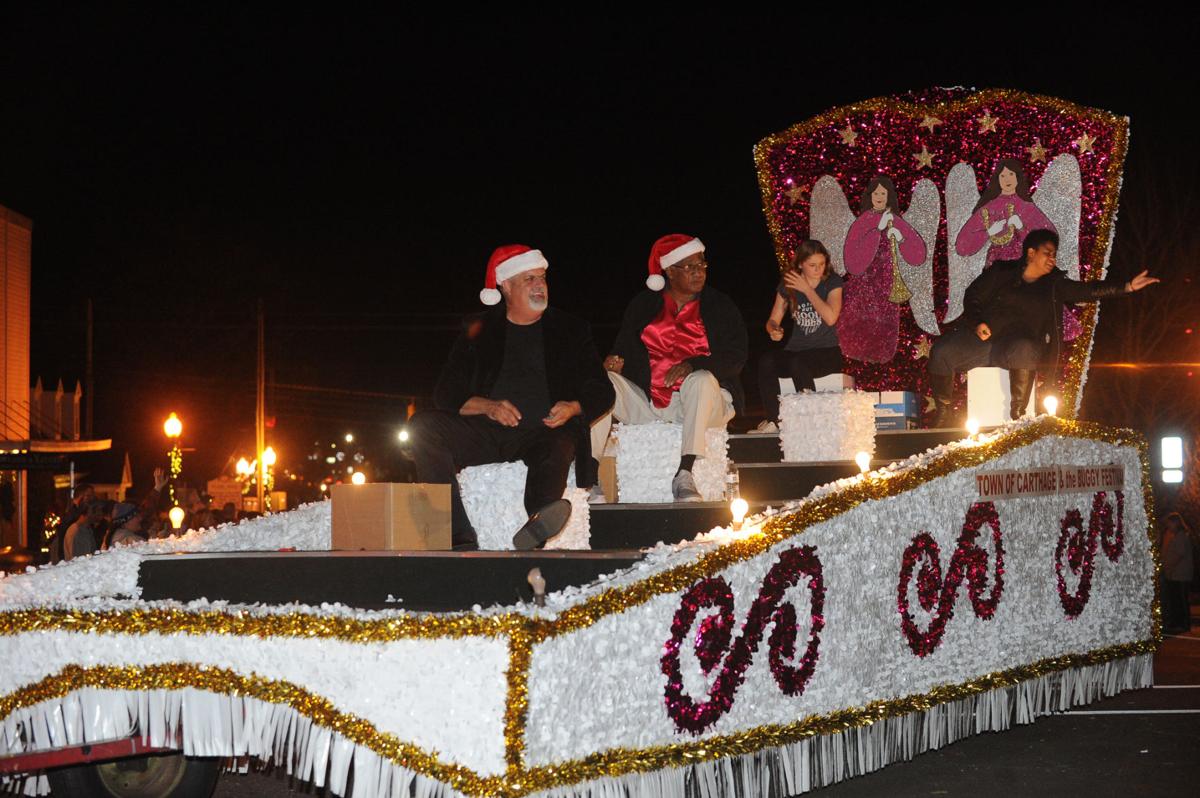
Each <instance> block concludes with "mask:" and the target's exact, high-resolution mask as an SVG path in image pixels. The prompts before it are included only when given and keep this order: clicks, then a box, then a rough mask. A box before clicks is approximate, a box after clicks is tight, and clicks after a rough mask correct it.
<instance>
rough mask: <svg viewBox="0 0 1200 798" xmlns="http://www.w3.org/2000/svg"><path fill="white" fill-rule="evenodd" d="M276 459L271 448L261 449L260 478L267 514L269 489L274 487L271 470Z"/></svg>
mask: <svg viewBox="0 0 1200 798" xmlns="http://www.w3.org/2000/svg"><path fill="white" fill-rule="evenodd" d="M277 459H278V457H277V456H276V454H275V450H274V449H273V448H271V447H270V446H268V447H267V448H265V449H263V453H262V473H261V474H260V478H261V479H262V486H263V503H264V504H265V505H266V510H267V511H268V512H269V511H270V510H271V489H272V488H274V487H275V475H274V474H272V473H271V468H272V467H273V466H274V465H275V462H276V460H277Z"/></svg>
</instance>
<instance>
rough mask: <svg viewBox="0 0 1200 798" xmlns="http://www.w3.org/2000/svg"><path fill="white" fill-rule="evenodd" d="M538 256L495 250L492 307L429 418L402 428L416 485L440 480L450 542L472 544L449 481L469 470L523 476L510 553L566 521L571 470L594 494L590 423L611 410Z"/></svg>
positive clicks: (462, 349) (574, 323)
mask: <svg viewBox="0 0 1200 798" xmlns="http://www.w3.org/2000/svg"><path fill="white" fill-rule="evenodd" d="M548 267H549V263H548V262H547V261H546V258H545V257H544V256H543V255H542V253H541V252H540V251H538V250H536V249H531V248H529V247H527V246H524V245H520V244H513V245H507V246H502V247H499V248H498V249H496V251H495V252H494V253H492V256H491V258H490V259H489V261H488V268H487V276H486V281H485V285H486V287H485V288H484V290H483V291H482V292H481V293H480V299H481V300H482V301H483V303H484V304H486V305H493V306H494V307H493V308H492V310H490V311H488V312H486V313H484V314H483V315H481V316H477V317H475V318H473V319H471V320H470V321H469V322H468V323H467V324H466V325H465V329H464V332H463V334H462V335H461V336H460V337H459V339H458V341H457V342H456V343H455V345H454V348H453V350H452V351H451V353H450V358H449V361H448V362H447V363H446V365H445V367H444V368H443V369H442V373H441V376H440V377H439V379H438V382H437V386H436V388H435V390H434V401H435V404H436V409H431V410H424V411H421V412H419V413H417V414H416V415H414V416H413V418H412V420H411V421H410V424H409V432H410V435H411V440H412V454H413V460H414V462H415V463H416V468H417V473H418V475H419V477H420V480H421V481H422V482H431V483H449V484H450V488H451V528H452V543H453V546H454V547H455V548H456V549H473V548H477V547H478V539H477V537H476V534H475V529H474V527H473V526H472V525H471V521H470V518H468V516H467V512H466V508H465V507H464V506H463V503H462V497H461V496H460V495H459V492H458V482H457V479H456V477H455V475H456V474H457V472H458V470H459V469H461V468H464V467H466V466H473V465H482V464H484V463H494V462H504V461H508V460H521V461H523V462H524V463H525V465H526V466H528V468H529V472H528V476H527V478H526V482H525V509H526V511H527V512H528V513H529V519H528V520H527V521H526V522H525V524H524V525H523V526H522V527H521V528H520V529H519V530H517V532H516V535H515V536H514V537H513V545H514V546H515V547H516V548H519V549H532V548H536V547H539V546H541V545H543V544H544V543H545V542H546V540H548V539H549V538H551V537H553V536H554V535H556V534H558V533H559V532H560V531H561V530H562V528H563V527H564V526H565V525H566V523H567V521H568V520H569V518H570V512H571V505H570V502H568V501H566V500H565V499H563V498H562V496H563V491H564V490H565V489H566V484H567V473H568V470H569V468H570V466H571V464H572V463H574V464H575V477H576V483H577V484H578V485H579V486H580V487H584V488H587V487H591V486H592V485H593V484H594V483H595V479H596V469H595V463H594V461H593V459H592V457H591V451H590V448H589V440H588V426H589V424H590V423H591V422H592V421H593V420H595V419H596V418H597V417H599V416H600V415H601V414H602V413H605V412H606V411H607V410H608V409H609V408H610V407H611V406H612V403H613V391H612V386H611V385H610V384H609V382H608V380H607V379H605V376H604V370H603V368H602V367H601V365H600V355H599V353H598V352H597V350H596V346H595V344H594V343H593V342H592V334H591V330H590V328H589V326H588V324H587V323H586V322H584V321H583V320H581V319H578V318H576V317H574V316H571V315H569V314H567V313H565V312H563V311H561V310H558V309H557V308H553V307H550V305H549V302H550V298H549V297H550V295H549V285H548V284H547V281H546V271H547V269H548Z"/></svg>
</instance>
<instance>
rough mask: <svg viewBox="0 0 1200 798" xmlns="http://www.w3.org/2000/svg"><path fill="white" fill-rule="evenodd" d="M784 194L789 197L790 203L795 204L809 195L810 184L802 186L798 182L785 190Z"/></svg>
mask: <svg viewBox="0 0 1200 798" xmlns="http://www.w3.org/2000/svg"><path fill="white" fill-rule="evenodd" d="M783 194H784V196H785V197H787V198H788V204H789V205H795V204H796V203H797V202H799V201H800V200H802V199H804V198H805V197H807V196H808V194H809V191H808V186H801V185H799V184H797V185H794V186H792V187H791V188H789V189H788V190H787V191H785V192H783Z"/></svg>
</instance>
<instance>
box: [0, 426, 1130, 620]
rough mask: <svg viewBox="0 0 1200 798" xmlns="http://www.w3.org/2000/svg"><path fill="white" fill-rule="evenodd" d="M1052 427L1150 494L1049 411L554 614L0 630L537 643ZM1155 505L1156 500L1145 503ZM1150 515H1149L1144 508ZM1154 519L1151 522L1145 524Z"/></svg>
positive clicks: (48, 615) (1093, 432) (179, 616)
mask: <svg viewBox="0 0 1200 798" xmlns="http://www.w3.org/2000/svg"><path fill="white" fill-rule="evenodd" d="M1048 435H1059V436H1064V437H1076V438H1081V439H1090V440H1098V441H1102V442H1104V443H1109V444H1113V445H1117V446H1134V447H1137V448H1138V451H1139V453H1140V456H1141V460H1142V480H1143V495H1144V496H1145V495H1148V492H1149V490H1150V487H1149V486H1150V483H1149V479H1148V471H1147V469H1148V467H1149V466H1148V464H1147V463H1148V460H1147V449H1146V443H1145V439H1144V438H1143V437H1142V436H1141V435H1140V434H1139V433H1137V432H1135V431H1133V430H1128V429H1120V428H1109V427H1104V426H1101V425H1098V424H1092V423H1089V422H1083V421H1072V420H1068V419H1060V418H1055V417H1049V416H1047V417H1043V418H1041V419H1040V420H1038V421H1036V422H1032V423H1029V424H1026V425H1024V426H1022V427H1020V428H1018V429H1016V430H1013V431H1011V432H1008V433H1005V434H1002V435H1001V436H1000V437H998V438H996V439H995V440H992V441H988V442H986V443H980V444H978V445H975V446H970V447H961V448H958V449H956V450H954V451H950V452H945V453H943V454H941V455H939V456H938V457H936V458H934V459H933V460H932V461H930V462H929V463H926V464H923V465H920V466H913V467H909V468H907V469H905V470H903V471H901V472H900V473H898V474H895V475H889V476H887V477H882V476H869V478H868V479H866V480H864V481H863V482H861V483H859V484H857V485H852V486H849V487H846V488H842V489H840V490H838V491H836V492H835V493H831V494H829V495H827V496H822V497H820V498H817V499H813V500H809V501H807V502H805V503H804V505H803V506H801V507H800V508H799V509H797V510H796V511H794V512H791V513H788V514H787V515H782V516H777V517H775V518H772V519H770V520H769V521H768V522H767V523H766V524H765V525H764V527H763V530H762V532H761V533H760V534H756V535H753V536H751V537H749V538H746V539H744V540H737V541H730V542H728V543H726V544H724V545H722V546H720V547H719V548H718V549H716V550H714V551H711V552H709V553H707V554H704V555H702V556H700V557H698V558H697V559H696V560H695V561H694V562H691V563H687V564H684V565H679V566H676V567H674V568H670V569H668V570H666V571H662V572H661V573H657V574H653V575H651V576H648V577H646V578H645V579H642V580H640V581H638V582H635V583H634V584H631V585H628V586H625V587H620V588H610V589H608V590H605V591H603V592H602V593H600V594H598V595H596V596H593V597H591V598H589V599H586V600H584V601H582V602H581V603H579V604H577V605H575V606H573V607H569V608H567V609H565V610H562V611H561V612H559V613H558V614H557V615H556V616H554V617H553V618H533V617H529V616H526V615H523V614H520V613H513V612H510V613H504V614H499V615H493V616H478V615H472V614H469V613H466V614H457V615H447V616H437V615H428V616H420V617H405V618H392V619H380V620H361V619H356V618H338V617H330V616H323V615H313V614H309V613H301V612H296V613H287V614H264V615H258V614H251V613H247V612H243V611H230V612H219V611H212V612H188V611H185V610H180V609H145V610H143V609H134V610H122V611H110V612H90V611H79V610H68V609H26V610H13V611H9V612H0V636H11V635H16V634H23V633H27V632H35V631H71V632H85V633H94V634H105V633H108V634H178V633H186V634H194V635H202V634H219V635H234V636H243V637H282V638H297V637H303V638H323V639H337V640H344V641H349V642H357V643H378V642H392V641H397V640H409V639H444V638H452V639H454V638H464V637H492V638H499V637H506V638H509V639H511V638H512V637H513V636H514V635H519V634H526V633H527V634H528V635H529V637H530V641H531V643H532V644H537V643H540V642H543V641H545V640H548V639H550V638H553V637H557V636H560V635H564V634H569V633H572V632H575V631H579V630H581V629H585V628H587V627H589V626H591V625H592V624H594V623H596V622H597V621H598V620H599V619H600V618H603V617H605V616H608V615H615V614H619V613H621V612H624V611H625V610H627V609H629V608H631V607H634V606H637V605H640V604H643V603H645V602H647V601H649V600H650V599H652V598H654V597H655V596H658V595H663V594H666V593H673V592H676V591H679V590H682V589H684V588H686V587H688V586H689V585H691V584H692V583H693V582H695V581H696V580H697V579H702V578H705V577H708V576H712V575H713V574H715V573H716V572H718V571H720V570H722V569H724V568H727V567H728V566H730V565H732V564H734V563H737V562H741V561H744V560H747V559H750V558H752V557H755V556H758V555H759V554H761V553H763V552H765V551H767V550H768V549H769V548H771V547H772V546H774V545H776V544H777V543H779V542H781V541H783V540H785V539H788V538H792V537H795V536H797V535H799V534H801V533H802V532H803V531H804V530H805V529H807V528H808V527H810V526H812V525H814V524H818V523H822V522H824V521H828V520H830V519H832V518H834V517H836V516H839V515H842V514H844V513H846V512H849V511H850V510H852V509H854V508H855V507H857V506H859V505H860V504H863V503H865V502H867V501H871V500H879V499H887V498H892V497H895V496H898V495H900V494H902V493H906V492H908V491H911V490H914V489H916V488H918V487H920V486H921V485H924V484H925V483H926V482H929V481H931V480H933V479H937V478H939V477H943V476H946V475H947V474H949V473H951V472H953V471H956V470H959V469H962V468H968V467H972V466H978V465H981V464H983V463H985V462H987V461H988V460H992V459H995V458H998V457H1001V456H1003V455H1005V454H1007V453H1009V452H1011V451H1014V450H1016V449H1019V448H1021V447H1024V446H1028V445H1030V444H1032V443H1034V442H1035V441H1037V440H1040V439H1041V438H1043V437H1046V436H1048ZM1147 507H1148V508H1149V507H1151V505H1147ZM1148 517H1149V516H1148ZM1148 527H1151V528H1152V527H1153V524H1152V523H1151V524H1148Z"/></svg>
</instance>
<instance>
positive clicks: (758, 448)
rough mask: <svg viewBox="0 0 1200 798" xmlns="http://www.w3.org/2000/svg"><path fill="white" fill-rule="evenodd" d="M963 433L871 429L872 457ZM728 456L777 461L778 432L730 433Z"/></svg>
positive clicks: (903, 453) (895, 456) (901, 454)
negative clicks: (873, 430) (873, 431)
mask: <svg viewBox="0 0 1200 798" xmlns="http://www.w3.org/2000/svg"><path fill="white" fill-rule="evenodd" d="M962 437H963V431H962V429H959V428H953V429H914V430H888V431H885V432H876V433H875V459H876V460H878V461H884V462H888V463H891V462H894V461H896V460H903V459H904V458H906V457H910V456H912V455H914V454H917V453H919V452H923V451H925V450H926V449H932V448H933V447H934V446H941V445H942V444H944V443H949V442H950V441H957V440H959V439H961V438H962ZM729 459H730V460H733V461H734V462H735V463H747V464H750V463H778V462H780V461H781V460H782V459H783V450H782V449H781V448H780V446H779V436H778V435H754V434H749V433H748V434H745V435H730V436H729Z"/></svg>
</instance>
